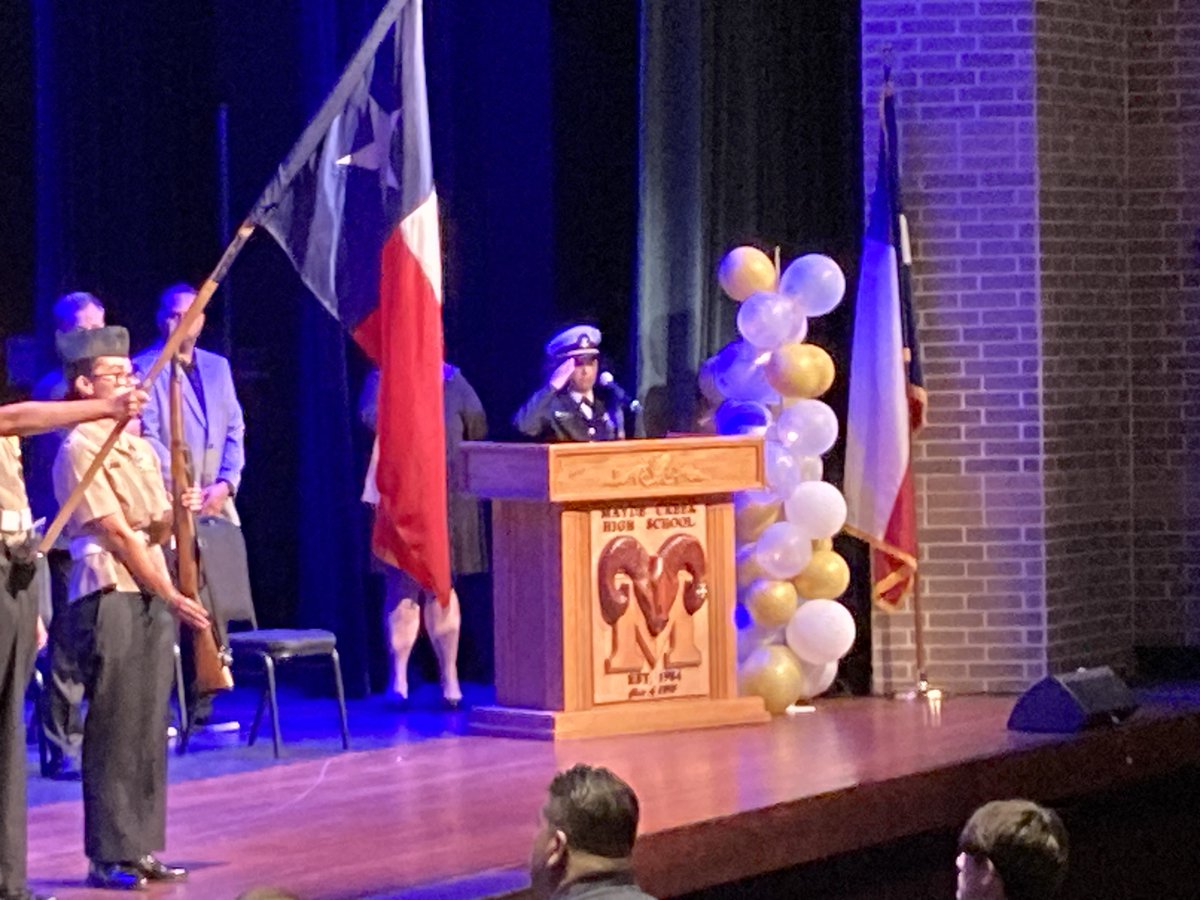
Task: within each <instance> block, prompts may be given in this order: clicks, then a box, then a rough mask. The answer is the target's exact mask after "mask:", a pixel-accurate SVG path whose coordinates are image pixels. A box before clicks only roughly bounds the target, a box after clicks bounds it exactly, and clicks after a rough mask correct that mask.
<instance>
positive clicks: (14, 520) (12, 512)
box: [0, 506, 33, 534]
mask: <svg viewBox="0 0 1200 900" xmlns="http://www.w3.org/2000/svg"><path fill="white" fill-rule="evenodd" d="M32 527H33V513H32V512H31V511H30V509H29V507H28V506H27V507H25V508H24V509H0V534H24V533H25V532H26V531H28V530H29V529H31V528H32Z"/></svg>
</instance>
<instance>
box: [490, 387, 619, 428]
mask: <svg viewBox="0 0 1200 900" xmlns="http://www.w3.org/2000/svg"><path fill="white" fill-rule="evenodd" d="M593 395H594V397H595V401H596V402H595V403H594V404H593V406H592V416H591V418H588V417H587V416H585V415H584V414H583V410H581V409H580V408H579V404H578V403H576V402H575V400H574V399H573V398H572V397H571V389H570V387H564V388H562V390H557V391H556V390H555V389H554V388H553V387H551V386H549V385H546V386H545V387H542V388H540V389H539V390H537V391H536V392H535V393H534V395H533V396H532V397H530V398H529V399H528V400H527V401H526V402H525V405H524V406H522V407H521V408H520V410H518V411H517V414H516V416H515V417H514V418H513V425H514V426H515V427H516V429H517V431H519V432H521V434H523V435H525V436H526V437H531V438H533V439H534V440H537V441H547V442H549V441H615V440H619V439H621V438H623V437H625V415H624V413H623V411H622V410H621V406H620V404H619V403H616V402H614V401H613V400H612V398H611V395H609V394H608V393H607V392H606V391H605V390H604V389H603V388H601V387H596V388H594V389H593Z"/></svg>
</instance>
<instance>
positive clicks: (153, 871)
mask: <svg viewBox="0 0 1200 900" xmlns="http://www.w3.org/2000/svg"><path fill="white" fill-rule="evenodd" d="M135 866H136V868H137V870H138V871H139V872H141V873H142V877H143V878H145V879H146V880H147V881H186V880H187V876H188V873H187V869H181V868H179V867H178V866H168V865H167V864H166V863H164V862H163V861H162V860H160V859H158V857H156V856H153V855H152V854H150V853H147V854H146V855H145V856H143V857H142V858H141V859H139V860H138V861H137V863H136V864H135Z"/></svg>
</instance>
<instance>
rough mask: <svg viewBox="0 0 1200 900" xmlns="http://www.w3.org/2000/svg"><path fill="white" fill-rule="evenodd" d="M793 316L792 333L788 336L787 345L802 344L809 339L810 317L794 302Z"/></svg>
mask: <svg viewBox="0 0 1200 900" xmlns="http://www.w3.org/2000/svg"><path fill="white" fill-rule="evenodd" d="M793 310H794V312H793V315H792V333H791V334H789V335H788V339H787V340H786V341H784V343H785V344H802V343H804V339H805V338H806V337H808V316H806V315H805V314H804V310H803V309H801V308H800V304H799V303H795V301H793Z"/></svg>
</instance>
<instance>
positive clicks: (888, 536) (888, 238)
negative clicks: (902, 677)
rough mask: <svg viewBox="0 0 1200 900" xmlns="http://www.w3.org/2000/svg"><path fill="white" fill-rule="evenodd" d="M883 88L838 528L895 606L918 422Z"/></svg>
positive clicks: (919, 388)
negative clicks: (858, 543) (866, 558)
mask: <svg viewBox="0 0 1200 900" xmlns="http://www.w3.org/2000/svg"><path fill="white" fill-rule="evenodd" d="M885 82H886V83H885V85H884V96H883V104H882V109H881V111H880V128H879V168H878V174H877V177H876V180H875V190H874V192H873V193H872V195H871V212H870V218H869V221H868V224H867V233H866V236H865V238H864V240H863V251H862V262H861V265H860V268H859V279H858V296H857V298H856V301H855V309H854V339H853V343H852V345H851V355H850V403H849V410H848V412H847V417H846V420H847V421H846V469H845V478H844V481H843V493H844V494H845V496H846V506H847V509H848V515H847V518H846V530H847V531H848V532H850V533H851V534H853V535H855V536H857V537H859V538H861V539H863V540H865V541H866V542H867V543H869V544H870V545H871V572H872V578H871V582H872V584H871V596H872V598H873V599H874V600H875V601H876V602H877V603H879V604H881V605H882V606H884V607H888V608H895V607H896V606H899V605H900V603H902V602H903V600H904V598H905V597H906V596H908V594H909V593H911V592H912V590H913V589H914V588H915V586H916V579H917V514H916V503H915V497H914V492H913V475H912V435H913V432H914V431H915V430H916V429H917V428H919V427H920V426H921V425H922V423H923V422H924V417H925V389H924V386H923V384H922V378H921V357H920V349H919V347H918V344H917V334H916V319H915V315H914V312H913V304H912V290H911V287H910V280H909V269H910V266H911V264H912V254H911V251H910V250H909V241H908V224H907V220H906V219H905V217H904V211H903V207H902V205H901V202H900V165H899V155H898V148H897V145H896V141H897V137H898V129H897V127H896V107H895V99H894V98H893V96H892V89H891V84H890V81H888V80H887V79H885Z"/></svg>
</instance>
